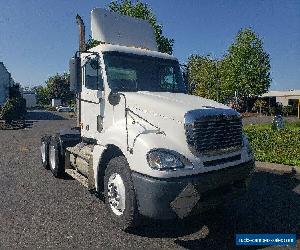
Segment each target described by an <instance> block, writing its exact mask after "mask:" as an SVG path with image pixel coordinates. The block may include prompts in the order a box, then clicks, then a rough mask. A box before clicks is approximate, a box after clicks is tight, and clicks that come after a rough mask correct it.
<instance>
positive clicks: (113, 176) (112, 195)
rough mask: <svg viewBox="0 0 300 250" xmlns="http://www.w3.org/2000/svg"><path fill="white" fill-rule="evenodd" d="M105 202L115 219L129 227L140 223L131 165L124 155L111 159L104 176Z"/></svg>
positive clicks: (117, 222) (118, 223)
mask: <svg viewBox="0 0 300 250" xmlns="http://www.w3.org/2000/svg"><path fill="white" fill-rule="evenodd" d="M104 185H105V186H104V192H105V203H106V206H107V208H108V210H109V212H110V216H111V218H112V219H113V221H114V222H115V223H116V224H117V225H118V226H119V227H120V228H121V229H127V228H132V227H135V226H137V225H138V215H139V213H138V209H137V201H136V197H135V192H134V187H133V183H132V179H131V172H130V169H129V165H128V163H127V160H126V158H125V157H124V156H118V157H115V158H113V159H111V160H110V161H109V163H108V165H107V169H106V170H105V177H104Z"/></svg>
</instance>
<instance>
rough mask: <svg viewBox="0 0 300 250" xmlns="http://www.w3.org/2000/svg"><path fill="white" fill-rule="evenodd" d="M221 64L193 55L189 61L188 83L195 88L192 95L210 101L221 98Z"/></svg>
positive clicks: (208, 58)
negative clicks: (219, 70)
mask: <svg viewBox="0 0 300 250" xmlns="http://www.w3.org/2000/svg"><path fill="white" fill-rule="evenodd" d="M218 67H219V62H218V61H217V60H214V59H212V58H210V57H209V56H199V55H191V56H190V57H189V59H188V66H187V69H188V82H189V83H191V84H192V86H193V88H192V91H191V94H194V95H198V96H202V97H205V98H208V99H213V100H219V99H222V98H221V96H220V95H221V93H220V85H219V76H218Z"/></svg>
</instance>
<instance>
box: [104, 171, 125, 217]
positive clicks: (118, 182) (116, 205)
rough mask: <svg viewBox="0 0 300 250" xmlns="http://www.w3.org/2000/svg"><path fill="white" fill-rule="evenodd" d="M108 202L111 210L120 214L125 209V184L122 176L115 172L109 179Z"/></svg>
mask: <svg viewBox="0 0 300 250" xmlns="http://www.w3.org/2000/svg"><path fill="white" fill-rule="evenodd" d="M108 202H109V205H110V207H111V210H112V211H113V212H114V213H115V214H116V215H118V216H120V215H122V214H123V212H124V210H125V186H124V182H123V180H122V177H121V176H120V175H119V174H117V173H115V174H112V175H111V176H110V177H109V180H108Z"/></svg>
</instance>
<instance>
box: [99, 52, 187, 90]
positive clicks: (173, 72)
mask: <svg viewBox="0 0 300 250" xmlns="http://www.w3.org/2000/svg"><path fill="white" fill-rule="evenodd" d="M104 61H105V65H106V73H107V77H108V84H109V86H110V88H111V90H112V91H121V92H135V91H151V92H177V93H178V92H179V93H185V92H186V90H185V86H184V83H183V80H182V75H181V73H180V69H179V64H178V62H177V61H175V60H169V59H161V58H157V57H151V56H140V55H134V54H126V53H121V52H106V53H105V54H104Z"/></svg>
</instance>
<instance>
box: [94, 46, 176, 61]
mask: <svg viewBox="0 0 300 250" xmlns="http://www.w3.org/2000/svg"><path fill="white" fill-rule="evenodd" d="M90 51H95V52H106V51H116V52H123V53H127V54H135V55H143V56H151V57H158V58H162V59H169V60H176V61H178V60H177V58H176V57H175V56H172V55H169V54H166V53H161V52H158V51H152V50H149V49H144V48H137V47H128V46H120V45H112V44H100V45H98V46H96V47H94V48H92V49H90Z"/></svg>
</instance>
